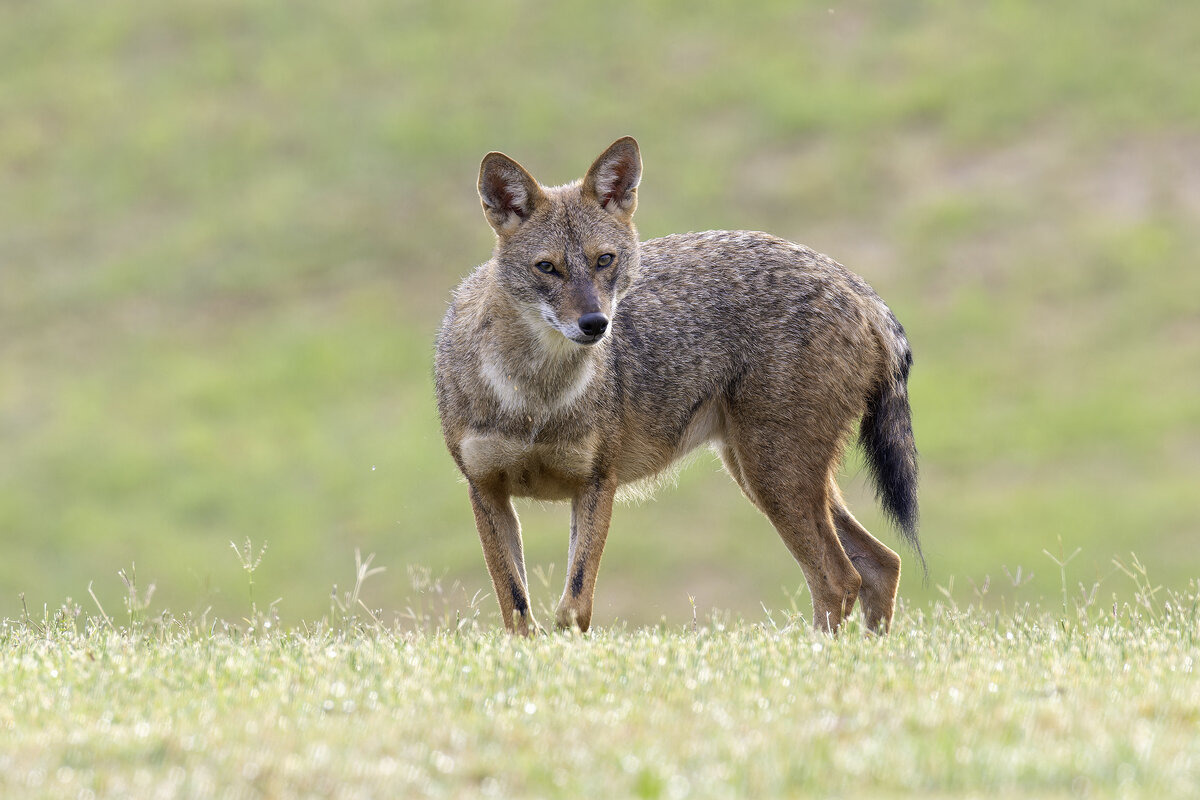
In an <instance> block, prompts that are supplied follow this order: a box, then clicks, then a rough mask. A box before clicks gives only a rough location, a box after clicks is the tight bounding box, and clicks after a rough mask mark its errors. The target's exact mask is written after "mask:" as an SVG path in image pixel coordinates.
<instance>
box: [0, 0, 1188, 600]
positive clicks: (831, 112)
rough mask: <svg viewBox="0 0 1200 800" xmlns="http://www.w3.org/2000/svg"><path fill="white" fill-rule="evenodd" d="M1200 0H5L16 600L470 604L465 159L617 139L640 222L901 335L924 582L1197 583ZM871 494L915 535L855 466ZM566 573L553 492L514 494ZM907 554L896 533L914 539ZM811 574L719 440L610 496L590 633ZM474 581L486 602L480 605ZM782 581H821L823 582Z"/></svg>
mask: <svg viewBox="0 0 1200 800" xmlns="http://www.w3.org/2000/svg"><path fill="white" fill-rule="evenodd" d="M1197 75H1200V7H1197V6H1195V5H1194V4H1188V3H1134V2H1121V1H1120V0H1089V2H1082V1H1081V0H1073V1H1072V2H1064V3H1038V2H1028V3H1026V2H1003V3H989V4H961V3H949V2H893V1H891V0H889V1H888V2H884V1H883V0H880V1H879V2H866V3H837V4H833V5H831V4H829V3H827V2H826V3H821V4H805V3H796V2H761V3H748V4H717V3H700V4H690V3H688V4H685V3H678V2H640V3H632V2H630V3H604V4H601V3H591V2H583V1H582V0H571V1H570V2H559V3H554V4H550V3H535V2H521V3H487V4H456V3H433V2H414V1H413V0H399V2H397V1H396V0H346V2H341V3H316V2H289V3H282V2H279V3H265V2H264V3H245V2H220V1H218V0H204V1H203V2H200V1H199V0H190V1H188V2H173V3H159V4H147V3H141V2H134V0H110V1H109V2H105V3H102V4H92V5H86V4H79V3H76V2H68V1H66V0H44V1H43V2H37V3H33V2H6V3H3V4H0V448H2V451H0V547H2V553H3V554H2V555H0V616H14V615H17V614H19V613H21V599H20V593H22V592H23V593H24V595H25V602H26V603H27V604H28V606H29V608H30V610H31V612H34V611H40V609H41V607H42V605H43V604H47V603H48V604H50V605H51V606H56V605H57V604H58V603H60V602H61V601H62V600H63V599H64V598H65V597H67V596H71V597H74V598H75V599H76V600H81V601H85V602H86V603H87V604H88V605H89V606H90V600H88V598H87V587H88V584H89V582H91V581H95V589H96V593H97V595H98V596H99V597H100V598H101V601H102V602H104V603H105V604H106V606H107V608H108V611H109V612H110V613H115V612H117V611H119V610H120V599H119V598H120V597H121V596H122V594H123V589H122V586H121V584H120V582H119V581H118V579H117V577H116V572H117V570H119V569H122V568H128V567H129V566H130V564H131V563H132V562H136V565H137V566H136V570H137V577H138V581H139V582H140V583H141V584H143V585H145V584H147V583H149V582H151V581H154V582H155V583H156V585H157V593H156V594H155V596H154V602H153V608H163V607H166V608H170V609H171V610H172V611H174V612H176V613H183V612H186V611H200V610H203V609H204V608H206V607H209V606H211V607H212V608H213V609H214V611H215V612H216V613H220V614H228V615H235V616H236V615H238V614H241V613H245V609H246V608H247V605H248V604H247V586H246V580H245V576H244V575H243V574H242V572H241V570H240V568H239V566H238V564H237V561H236V558H235V556H234V554H233V553H232V552H231V551H230V548H229V542H230V540H236V541H238V542H239V543H240V542H241V541H243V540H244V539H245V538H246V537H251V538H252V539H253V540H254V542H255V543H256V544H258V543H261V542H262V541H264V540H265V541H267V542H269V548H268V551H267V553H266V557H265V558H264V560H263V562H262V565H261V567H260V569H259V571H258V573H257V575H256V585H255V589H254V591H255V595H254V597H255V599H256V600H257V601H258V602H259V603H260V604H266V603H267V602H269V601H271V600H273V599H275V598H277V597H281V598H282V601H281V602H280V604H279V610H280V611H281V613H282V615H283V617H284V619H285V620H287V621H292V622H295V621H298V620H300V619H308V618H311V617H313V616H314V615H319V614H321V613H323V612H324V611H326V610H327V609H328V607H329V600H328V597H329V592H330V588H331V586H332V585H333V584H335V583H336V584H339V586H341V587H343V588H344V587H346V586H347V584H349V583H352V579H353V574H352V573H353V553H354V550H355V548H361V550H362V551H363V552H364V554H365V553H367V552H375V553H376V554H377V556H376V561H375V563H376V564H382V565H384V566H386V567H388V571H387V572H386V573H383V574H382V575H380V576H378V577H375V578H372V579H371V581H370V582H369V584H368V586H367V588H366V590H365V592H364V597H365V599H366V600H367V602H368V603H369V604H370V605H372V606H373V607H382V608H383V610H384V612H385V613H386V614H389V615H393V614H395V613H397V612H399V611H401V610H402V609H403V607H404V605H405V603H407V602H408V601H409V600H410V599H411V597H410V596H411V595H412V592H413V589H412V586H411V585H410V577H409V574H408V567H410V566H412V565H419V566H422V567H426V568H428V569H429V570H431V571H432V573H433V574H434V575H435V576H438V575H444V576H446V578H447V580H448V581H449V580H452V579H456V578H457V579H461V581H462V583H463V584H464V585H465V586H466V587H467V589H468V592H469V591H474V590H475V589H477V588H480V589H483V588H486V589H488V590H489V591H490V584H489V583H488V579H487V574H486V571H485V569H484V565H483V559H482V557H481V553H480V550H479V545H478V541H477V539H476V535H475V532H474V526H473V523H472V518H471V513H470V508H469V505H468V502H467V498H466V492H465V489H464V487H463V485H461V484H460V483H459V481H458V479H457V475H456V472H455V470H454V468H453V465H452V463H451V461H450V459H449V458H448V456H447V455H446V454H445V452H444V448H443V445H442V442H441V438H440V434H439V431H438V427H437V420H436V414H435V409H434V402H433V396H432V378H431V347H432V339H433V336H434V332H435V331H436V328H437V325H438V322H439V320H440V317H441V314H442V312H443V310H444V308H445V303H446V300H447V298H448V296H449V293H450V291H451V289H452V288H453V287H454V286H455V285H456V284H457V282H458V281H459V280H460V279H461V278H462V277H463V276H464V275H466V274H467V273H468V272H469V271H470V270H471V269H472V268H473V267H474V265H476V264H478V263H480V262H482V261H484V260H486V259H487V258H488V255H489V252H490V249H491V246H492V237H491V232H490V229H489V228H488V227H487V225H486V224H485V222H484V220H483V218H482V215H481V213H480V210H479V205H478V200H477V198H476V195H475V178H476V173H477V169H478V163H479V159H480V157H481V156H482V155H483V154H484V153H485V152H487V151H488V150H503V151H505V152H508V153H509V154H510V155H512V156H514V157H515V158H517V159H518V160H520V161H521V162H522V163H523V164H525V165H526V166H527V167H528V168H529V169H530V170H531V171H532V172H533V173H534V174H535V175H536V176H538V177H539V178H540V179H541V180H542V181H543V182H545V183H561V182H565V181H568V180H571V179H573V178H575V177H578V176H579V175H581V174H582V173H583V171H584V170H585V169H586V167H587V166H588V164H590V163H591V160H592V159H593V158H594V157H595V156H596V155H597V154H598V153H599V152H600V151H601V150H602V149H603V148H604V147H605V146H606V145H607V144H608V143H609V142H611V141H612V140H613V139H615V138H617V137H618V136H621V135H625V134H632V135H634V136H636V137H637V138H638V139H639V141H640V142H641V145H642V153H643V159H644V162H645V169H644V175H643V182H642V188H641V190H640V198H641V204H640V208H639V211H638V221H639V225H640V229H641V232H642V234H643V235H644V236H645V237H646V238H650V237H654V236H659V235H663V234H666V233H670V232H676V231H685V230H700V229H706V228H755V229H764V230H768V231H771V232H773V233H776V234H778V235H781V236H784V237H787V238H791V239H794V240H797V241H801V242H804V243H806V244H808V245H810V246H812V247H814V248H815V249H817V250H820V251H822V252H826V253H829V254H830V255H832V256H833V257H835V258H837V259H838V260H840V261H842V262H843V263H845V264H846V265H847V266H849V267H850V268H851V269H853V270H855V271H856V272H859V273H860V274H862V275H863V276H864V277H865V278H866V279H867V280H868V281H869V282H870V283H871V284H872V285H873V286H875V288H876V289H877V290H878V291H879V293H880V294H881V295H882V296H883V297H884V299H885V300H887V302H888V303H889V304H890V305H891V307H892V308H893V309H894V310H895V312H896V313H897V315H898V316H899V318H900V319H901V320H902V321H903V323H904V324H905V326H906V327H907V328H908V331H909V333H910V337H911V340H912V343H913V347H914V350H915V354H916V366H915V370H914V373H913V379H912V397H913V406H914V413H915V426H916V431H917V440H918V445H919V447H920V449H921V452H922V457H923V461H922V468H923V473H922V480H923V483H922V510H923V523H924V524H923V538H924V542H925V551H926V554H927V556H928V559H929V565H930V570H931V572H930V581H929V583H928V584H927V585H923V584H922V581H921V579H920V575H919V570H917V569H914V568H912V567H911V566H910V568H909V569H908V571H907V573H906V576H905V580H904V584H903V587H902V593H903V595H904V596H905V597H907V598H909V599H910V600H914V601H918V602H920V601H922V600H923V599H926V598H928V597H930V596H934V595H936V594H937V592H938V588H937V587H938V586H939V585H941V586H946V585H947V584H948V583H949V581H950V580H951V578H952V576H953V579H954V580H955V581H956V582H957V586H959V587H962V586H965V585H968V584H967V582H968V581H972V582H974V583H976V584H978V585H982V584H983V583H984V581H985V580H986V579H987V578H988V577H990V579H991V581H992V584H993V586H995V585H997V584H998V583H999V584H1008V581H1009V579H1008V577H1007V576H1006V573H1005V570H1008V571H1009V572H1011V573H1012V574H1014V575H1015V574H1016V571H1017V569H1018V567H1020V568H1021V569H1022V576H1025V575H1028V574H1029V573H1030V572H1032V573H1033V574H1034V576H1035V577H1034V580H1033V582H1032V583H1031V584H1027V585H1025V586H1022V587H1021V588H1020V589H1012V588H1011V584H1008V585H1009V588H1008V590H1007V591H1008V595H1009V596H1013V595H1015V596H1017V597H1018V598H1030V599H1032V598H1037V597H1041V596H1049V597H1055V596H1056V595H1057V592H1058V590H1059V584H1060V578H1059V574H1058V570H1057V567H1055V566H1054V564H1053V562H1051V561H1050V560H1049V559H1048V558H1047V557H1046V556H1045V555H1044V554H1043V552H1042V550H1043V548H1049V549H1050V550H1051V551H1053V552H1056V553H1057V552H1059V549H1060V545H1059V542H1060V540H1061V543H1062V545H1061V547H1062V549H1063V551H1064V552H1065V553H1067V554H1069V553H1070V552H1071V551H1073V550H1074V549H1075V548H1076V547H1080V548H1082V553H1081V554H1080V555H1079V556H1078V557H1077V558H1076V559H1075V560H1074V561H1073V562H1072V563H1071V565H1070V567H1069V570H1068V579H1069V581H1070V582H1071V583H1072V585H1074V584H1075V583H1076V582H1077V581H1084V582H1086V583H1087V584H1088V585H1091V583H1092V582H1093V581H1096V580H1100V581H1101V586H1102V596H1104V595H1105V593H1107V592H1108V591H1109V589H1110V588H1111V589H1112V591H1117V592H1120V591H1122V590H1123V587H1124V584H1123V583H1122V582H1121V581H1120V580H1118V579H1117V578H1114V577H1113V576H1112V573H1113V566H1112V563H1111V560H1112V558H1113V557H1114V556H1119V557H1126V556H1127V555H1128V553H1129V551H1131V550H1132V551H1135V552H1136V553H1137V554H1138V556H1139V557H1140V558H1141V559H1142V561H1143V562H1144V563H1145V564H1146V566H1147V567H1148V569H1149V571H1150V575H1151V578H1152V580H1154V581H1155V582H1157V583H1162V584H1165V585H1167V586H1175V585H1183V584H1184V583H1185V582H1186V581H1187V580H1188V579H1190V578H1193V577H1195V576H1196V575H1197V574H1198V572H1200V547H1198V546H1197V545H1198V544H1200V264H1198V258H1197V256H1200V225H1198V224H1197V222H1198V221H1200V83H1198V82H1197V77H1196V76H1197ZM844 485H845V486H846V488H847V494H848V495H849V497H850V501H851V506H852V508H854V509H855V511H856V513H857V514H858V515H859V516H860V518H861V519H862V520H863V521H864V523H866V524H867V526H868V527H870V528H871V529H873V530H874V531H875V532H876V533H878V534H879V535H880V537H881V538H882V539H883V540H884V541H886V542H888V543H890V544H892V545H893V546H897V547H898V545H897V537H896V536H895V535H894V534H892V533H891V532H890V531H888V529H887V526H886V525H885V524H884V523H883V522H882V520H881V519H880V516H879V514H878V513H877V510H876V508H875V506H874V503H873V502H872V500H871V497H870V492H869V488H868V487H867V486H866V485H865V483H864V479H863V475H862V474H861V463H860V462H859V461H858V459H857V458H856V457H852V458H851V459H849V460H848V462H847V465H846V477H845V481H844ZM522 514H523V521H524V525H525V538H526V547H527V551H528V557H529V559H530V560H531V562H532V563H533V564H535V565H540V566H541V567H542V568H544V569H549V568H550V565H551V564H552V563H556V564H558V565H559V569H558V571H557V573H556V574H555V575H554V577H553V578H552V582H551V585H550V586H549V587H544V586H542V585H541V584H540V582H538V581H534V589H535V595H536V601H535V602H536V603H537V604H538V605H540V606H546V605H552V604H553V602H554V601H555V600H556V598H557V594H558V592H559V590H560V588H561V586H560V579H561V565H562V563H563V560H564V559H565V553H566V526H567V509H566V507H564V506H558V507H553V506H547V507H541V506H538V505H536V504H526V505H524V506H522ZM906 563H908V564H909V565H911V564H913V560H912V558H911V556H910V557H909V558H908V559H907V561H906ZM802 583H803V581H802V577H801V573H800V570H799V568H798V567H797V566H796V565H795V564H794V563H793V562H792V560H791V558H790V557H789V556H788V555H787V552H786V550H785V549H784V547H783V545H782V543H781V542H780V541H779V539H778V537H777V536H776V535H775V534H774V532H773V531H772V530H771V529H770V527H769V526H768V525H767V523H766V522H765V521H764V520H763V519H761V518H760V517H759V516H758V515H757V513H756V512H755V511H754V510H753V509H752V508H751V506H750V505H749V503H747V502H746V501H745V500H743V499H742V498H741V497H740V495H739V494H738V492H737V490H736V488H735V487H734V486H733V484H732V482H731V481H730V480H729V479H728V478H727V477H726V476H725V475H724V473H722V472H721V471H720V469H719V465H718V464H717V462H716V461H715V460H714V459H713V458H712V457H711V456H709V455H708V454H705V455H703V456H702V457H701V458H699V459H698V460H697V462H696V463H695V464H694V465H693V466H691V467H690V468H689V469H687V470H686V471H684V472H683V474H682V475H681V477H680V478H679V481H678V486H677V488H674V489H667V490H664V491H662V492H660V493H659V495H658V497H657V498H656V499H655V500H653V501H651V502H649V503H645V504H642V505H640V506H629V507H621V508H619V509H618V510H617V512H616V514H615V516H614V523H613V530H612V534H611V536H610V537H609V544H608V548H607V551H606V555H605V562H604V568H603V570H602V577H601V580H600V582H599V590H598V595H597V617H596V619H597V621H599V622H600V623H605V622H607V621H611V620H612V619H613V618H614V617H619V618H621V619H627V620H630V621H633V622H643V621H653V620H657V619H659V618H661V617H663V616H665V617H666V618H667V619H669V620H672V621H679V620H684V619H690V617H691V608H690V606H689V601H688V595H689V594H690V595H693V596H695V597H696V603H697V606H698V607H699V609H700V610H701V613H703V612H704V611H705V610H707V609H709V608H713V607H718V608H726V609H734V610H736V611H739V612H747V613H751V614H754V613H756V612H757V613H761V612H758V611H757V609H758V608H759V604H760V603H762V602H765V603H766V604H767V605H769V606H773V607H779V606H780V605H782V604H785V603H786V602H787V593H790V592H794V591H795V590H796V589H797V587H799V586H801V585H802ZM493 606H494V603H493V602H492V601H491V600H489V601H487V603H486V604H485V606H484V608H485V610H486V611H487V613H488V614H489V615H494V614H495V612H494V610H493ZM801 607H802V608H806V607H807V601H806V600H803V599H802V602H801Z"/></svg>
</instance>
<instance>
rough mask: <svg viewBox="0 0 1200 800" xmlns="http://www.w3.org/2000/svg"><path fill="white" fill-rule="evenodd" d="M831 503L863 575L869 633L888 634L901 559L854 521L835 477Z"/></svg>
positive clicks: (840, 535) (840, 536)
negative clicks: (871, 631)
mask: <svg viewBox="0 0 1200 800" xmlns="http://www.w3.org/2000/svg"><path fill="white" fill-rule="evenodd" d="M829 500H830V503H829V505H830V507H831V509H832V511H833V523H834V525H835V526H836V527H837V535H838V539H839V540H841V542H842V547H843V548H844V549H845V551H846V555H848V556H849V557H850V561H851V562H852V563H853V564H854V568H855V569H856V570H857V571H858V574H859V575H861V576H862V589H860V590H859V593H858V597H859V605H861V606H862V612H863V618H864V620H865V621H866V623H867V627H868V628H869V629H870V630H873V631H875V632H876V633H887V632H888V629H889V628H890V627H891V625H892V614H893V612H894V611H895V609H896V592H897V591H898V590H899V588H900V556H899V555H897V553H896V551H894V550H892V549H891V548H890V547H888V546H887V545H885V544H884V543H883V542H881V541H879V540H878V539H876V538H875V537H874V536H872V535H871V534H870V533H869V532H868V531H867V529H866V528H864V527H863V526H862V524H861V523H859V521H858V520H856V519H855V518H854V515H852V514H851V513H850V510H849V509H848V508H846V503H845V501H844V500H843V499H842V493H841V491H840V490H839V489H838V487H837V484H836V483H835V482H834V481H833V479H832V478H831V479H830V481H829Z"/></svg>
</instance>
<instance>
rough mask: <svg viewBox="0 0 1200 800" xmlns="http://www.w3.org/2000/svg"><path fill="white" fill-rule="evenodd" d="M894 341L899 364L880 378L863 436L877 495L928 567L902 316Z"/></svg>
mask: <svg viewBox="0 0 1200 800" xmlns="http://www.w3.org/2000/svg"><path fill="white" fill-rule="evenodd" d="M891 322H892V323H893V325H894V326H895V330H894V331H893V334H894V337H892V341H893V344H894V346H895V347H896V348H897V349H898V350H899V352H896V353H895V354H894V355H895V367H894V369H892V370H891V371H890V373H889V374H888V375H887V376H886V377H884V379H883V380H881V381H880V383H879V385H878V386H877V387H876V389H875V392H874V394H872V395H871V397H870V398H868V400H867V411H866V413H865V414H864V415H863V418H862V423H861V424H860V426H859V431H858V440H859V443H860V444H861V445H862V448H863V451H864V452H865V454H866V459H867V466H868V467H869V468H870V470H871V475H872V477H873V478H874V479H875V496H876V497H877V498H878V500H879V504H880V505H881V506H883V510H884V512H885V513H886V514H887V515H888V516H889V517H890V518H891V520H892V521H893V522H894V523H895V524H896V526H897V527H898V528H899V529H900V532H901V533H902V534H904V538H905V539H906V540H907V541H908V543H909V544H910V545H912V548H913V550H914V551H915V552H916V554H917V557H918V558H920V559H921V566H922V568H923V569H924V570H925V572H926V573H928V571H929V567H928V565H927V564H926V563H925V556H924V554H922V553H921V540H920V538H919V537H918V536H917V519H918V516H919V514H918V510H917V444H916V441H915V440H914V439H913V430H912V410H911V409H910V408H909V406H908V371H909V368H910V367H912V351H911V350H910V349H909V347H908V340H907V339H906V338H905V337H904V329H903V328H901V327H900V324H899V323H898V322H895V320H894V319H893V320H891Z"/></svg>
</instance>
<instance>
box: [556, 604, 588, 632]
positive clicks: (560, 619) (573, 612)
mask: <svg viewBox="0 0 1200 800" xmlns="http://www.w3.org/2000/svg"><path fill="white" fill-rule="evenodd" d="M591 620H592V613H591V610H590V609H588V610H583V609H579V608H576V607H575V606H571V605H565V604H564V605H560V606H559V607H558V610H557V611H556V612H554V624H555V627H557V628H558V629H559V630H560V631H569V630H578V631H582V632H585V633H586V632H587V629H588V625H589V623H590V622H591Z"/></svg>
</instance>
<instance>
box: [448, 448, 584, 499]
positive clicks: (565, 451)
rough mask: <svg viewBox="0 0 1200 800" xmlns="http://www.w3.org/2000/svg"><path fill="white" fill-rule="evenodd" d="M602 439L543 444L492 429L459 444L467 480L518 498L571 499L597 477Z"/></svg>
mask: <svg viewBox="0 0 1200 800" xmlns="http://www.w3.org/2000/svg"><path fill="white" fill-rule="evenodd" d="M599 441H600V435H599V432H598V431H592V432H591V433H589V434H586V435H585V436H582V437H579V438H576V439H572V440H569V441H566V440H560V441H550V442H539V441H536V440H534V441H532V442H531V441H530V440H529V439H528V438H517V437H513V436H507V435H505V434H502V433H496V432H492V431H476V432H472V433H468V434H467V435H466V436H464V437H463V439H462V441H461V442H460V443H459V452H460V453H461V454H462V461H463V466H464V467H465V472H466V474H467V477H468V478H470V479H471V480H472V481H477V482H480V483H497V482H498V483H500V484H501V485H503V486H504V487H505V488H506V489H507V491H508V493H509V494H511V495H512V496H514V497H532V498H535V499H537V500H566V499H568V498H571V497H573V496H574V495H575V494H576V493H577V492H578V490H579V488H580V487H581V486H582V485H583V484H584V483H585V482H586V481H587V479H588V478H589V477H590V476H591V474H592V465H593V463H594V462H595V459H596V452H597V447H598V445H599Z"/></svg>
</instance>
